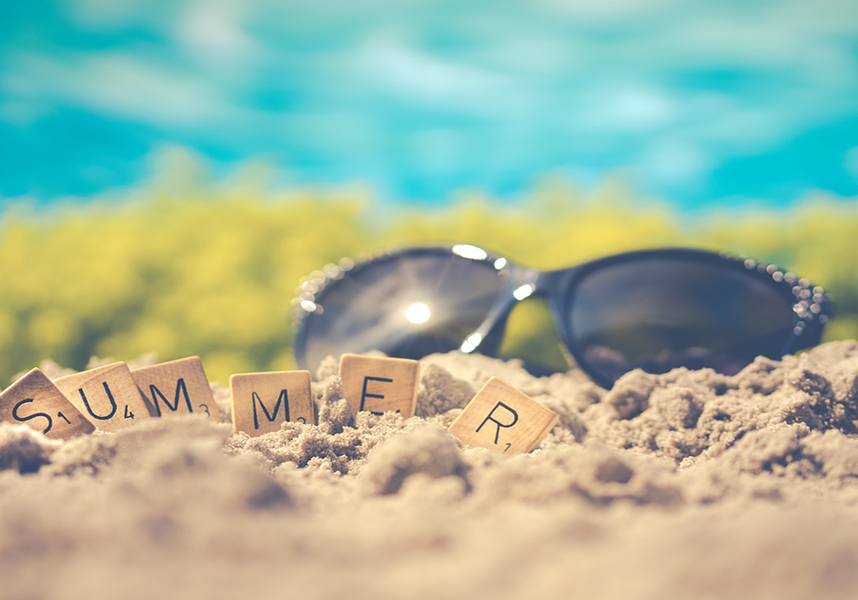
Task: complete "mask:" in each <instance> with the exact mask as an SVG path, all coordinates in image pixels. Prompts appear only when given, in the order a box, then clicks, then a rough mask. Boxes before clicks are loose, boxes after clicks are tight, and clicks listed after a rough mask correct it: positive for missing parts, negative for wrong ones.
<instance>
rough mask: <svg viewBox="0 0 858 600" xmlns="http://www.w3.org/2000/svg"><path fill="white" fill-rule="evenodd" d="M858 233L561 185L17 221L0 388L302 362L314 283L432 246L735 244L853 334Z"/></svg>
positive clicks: (111, 206) (778, 215) (840, 207)
mask: <svg viewBox="0 0 858 600" xmlns="http://www.w3.org/2000/svg"><path fill="white" fill-rule="evenodd" d="M856 235H858V206H856V205H855V203H854V202H853V203H846V202H844V201H842V200H841V201H839V202H835V201H833V200H831V199H826V198H823V197H815V198H809V199H808V200H807V201H805V202H804V203H803V204H801V205H800V206H799V207H797V208H794V209H791V210H789V211H785V210H782V211H774V210H769V211H760V212H753V213H748V212H747V211H746V212H741V213H735V214H734V213H731V212H723V213H721V214H708V215H706V216H705V218H704V217H703V216H700V215H698V216H696V217H685V218H680V217H679V216H678V215H676V214H675V213H672V212H671V211H670V210H669V209H668V208H667V207H665V206H662V205H657V204H654V203H652V202H641V201H639V200H635V199H634V198H633V197H632V196H631V194H629V193H628V192H627V191H626V190H625V189H624V188H623V187H622V186H617V185H612V184H609V185H606V186H604V187H603V188H601V189H599V190H597V191H596V192H594V193H591V194H589V195H583V194H581V193H579V192H578V191H577V190H576V189H575V188H574V187H572V186H571V185H570V184H568V183H566V182H562V181H547V182H544V183H543V184H541V185H540V186H538V187H537V188H536V189H534V191H533V192H532V193H531V194H530V196H529V197H528V198H526V199H524V200H522V201H519V202H517V203H516V204H514V205H512V204H505V203H503V202H502V201H498V200H495V199H490V198H486V197H481V196H479V195H476V194H473V195H467V194H466V195H463V196H461V197H460V198H458V199H457V201H455V202H454V203H451V204H450V205H449V206H448V207H446V208H443V209H437V208H435V209H432V208H423V209H418V208H401V207H400V208H396V207H384V206H379V205H378V204H374V203H372V202H371V201H370V200H369V198H368V195H367V194H366V193H364V192H362V191H361V190H359V189H351V190H349V189H346V190H343V191H340V192H334V193H331V192H321V191H318V190H315V191H314V190H309V191H303V190H297V191H292V192H290V193H288V194H285V195H281V196H277V197H272V196H270V195H265V194H263V193H262V192H260V191H259V190H256V189H253V188H248V187H246V186H245V187H241V186H232V187H230V186H226V185H223V186H215V187H214V188H211V187H205V186H202V187H197V188H194V187H193V186H191V188H187V186H186V187H185V189H183V190H182V191H180V192H177V191H175V190H174V191H172V192H170V193H167V192H165V191H164V190H163V189H156V188H153V189H151V190H149V191H147V192H144V193H142V197H137V198H133V199H128V200H125V201H123V202H119V203H117V202H115V201H114V202H109V203H108V202H104V203H101V204H99V203H87V204H85V205H83V206H80V205H68V206H65V207H63V208H54V209H52V210H51V211H50V212H45V211H28V210H24V209H19V210H9V211H7V212H6V213H5V215H4V217H3V221H2V225H0V273H2V275H3V293H2V295H0V357H2V359H0V378H2V380H3V381H8V380H10V378H11V377H12V376H13V375H14V374H16V373H19V372H22V371H24V370H27V369H30V368H32V367H33V366H35V365H37V364H38V363H39V361H40V360H41V359H43V358H45V357H52V358H53V359H54V360H56V361H57V362H59V363H60V364H63V365H66V366H71V367H74V368H77V369H81V368H84V367H85V366H86V363H87V362H88V360H89V358H90V356H92V355H98V356H102V357H106V356H110V357H114V358H116V359H121V360H130V359H133V358H136V357H138V356H140V355H142V354H145V353H150V352H154V353H157V354H158V356H159V357H160V358H161V359H163V360H169V359H174V358H180V357H183V356H189V355H194V354H196V355H200V356H201V357H202V358H203V361H204V363H205V365H206V369H207V371H208V374H209V377H210V378H211V379H212V380H219V381H226V380H227V379H228V377H229V375H230V374H231V373H238V372H249V371H257V370H277V369H288V368H292V367H294V362H293V359H292V356H291V351H290V346H289V343H290V336H291V334H290V318H289V310H290V309H289V304H290V300H291V298H292V295H293V292H294V289H295V287H296V286H297V285H298V283H299V280H300V278H301V277H302V276H304V275H307V274H308V273H310V272H311V271H313V270H315V269H318V268H320V267H322V266H323V265H325V264H327V263H331V262H336V261H337V260H339V259H340V258H342V257H344V256H352V257H354V256H357V255H358V254H360V253H362V252H367V251H373V250H377V249H379V248H382V247H385V246H388V245H392V244H401V245H405V244H412V243H419V242H467V243H472V244H477V245H482V246H484V247H486V248H487V249H490V250H493V251H496V252H498V253H501V254H504V255H505V256H507V257H508V258H510V259H511V260H515V261H518V262H521V263H525V264H529V265H532V266H534V267H537V268H542V269H550V268H559V267H563V266H568V265H571V264H574V263H577V262H580V261H584V260H586V259H589V258H595V257H599V256H603V255H606V254H610V253H614V252H618V251H622V250H629V249H636V248H644V247H658V246H677V245H681V246H695V247H703V248H710V249H725V250H730V251H733V252H737V253H742V254H747V255H748V256H752V257H754V258H756V259H758V260H767V261H771V262H775V263H777V264H779V265H782V266H784V267H787V268H790V269H792V270H794V271H795V272H796V273H798V274H800V275H801V276H803V277H808V278H810V279H811V280H812V281H814V282H815V283H819V284H822V285H824V286H826V288H827V289H829V290H830V291H831V292H832V294H833V295H834V296H835V299H836V300H837V306H838V316H837V318H836V319H835V320H834V321H833V322H832V323H831V325H830V326H829V329H828V333H827V335H826V339H829V340H830V339H842V338H855V337H856V336H858V252H856V250H855V248H856V243H855V241H856V240H855V238H856ZM535 333H536V335H534V334H535ZM540 333H541V334H542V335H540ZM552 335H553V334H552V333H551V327H550V324H549V322H548V320H547V318H546V316H545V314H544V311H540V310H539V309H538V308H536V309H534V308H532V307H531V308H522V309H521V310H517V311H516V313H515V314H514V315H513V318H512V319H511V323H510V328H509V331H508V336H507V341H506V343H505V345H504V350H505V352H506V353H507V354H516V353H519V352H522V351H530V352H536V353H540V352H541V353H545V352H554V353H555V354H557V355H559V354H558V352H557V349H556V347H553V343H554V340H553V338H552ZM534 340H535V341H534ZM540 340H542V341H543V342H544V341H545V340H551V343H549V344H547V346H546V345H545V344H544V343H543V344H542V346H540ZM546 348H548V350H546ZM556 360H557V359H556V356H555V357H554V358H549V360H548V362H552V361H554V362H556Z"/></svg>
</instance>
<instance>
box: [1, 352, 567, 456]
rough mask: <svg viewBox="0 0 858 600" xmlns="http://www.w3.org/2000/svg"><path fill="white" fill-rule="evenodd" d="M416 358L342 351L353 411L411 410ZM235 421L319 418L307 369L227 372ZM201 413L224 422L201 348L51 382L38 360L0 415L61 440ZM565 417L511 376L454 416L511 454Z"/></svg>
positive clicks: (256, 427)
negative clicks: (139, 365) (519, 386)
mask: <svg viewBox="0 0 858 600" xmlns="http://www.w3.org/2000/svg"><path fill="white" fill-rule="evenodd" d="M419 366H420V365H419V363H418V362H417V361H416V360H408V359H401V358H378V357H369V356H359V355H355V354H344V355H343V356H342V358H341V359H340V368H339V377H340V378H341V380H342V390H343V397H344V398H345V400H346V401H347V402H348V404H349V406H350V407H351V409H352V412H353V413H357V412H358V411H363V410H365V411H370V412H372V413H374V414H378V415H380V414H383V413H385V412H388V411H394V412H397V413H399V414H400V415H401V416H402V417H403V418H406V419H407V418H410V417H412V416H414V409H415V405H416V402H417V384H418V381H419ZM229 387H230V393H231V407H232V426H233V431H235V432H244V433H246V434H248V435H251V436H257V435H263V434H265V433H271V432H273V431H277V430H279V429H280V425H281V424H282V423H284V422H286V421H292V422H299V423H304V424H307V425H315V424H316V406H315V402H314V397H313V392H312V387H311V379H310V372H309V371H280V372H268V373H242V374H237V375H233V376H232V377H230V381H229ZM187 414H199V415H202V416H204V417H206V418H208V419H210V420H211V421H214V422H217V423H219V422H221V416H220V411H219V410H218V409H217V406H216V404H215V400H214V395H213V394H212V389H211V386H210V385H209V381H208V378H207V377H206V372H205V369H204V368H203V363H202V361H201V360H200V358H199V357H196V356H194V357H190V358H184V359H181V360H174V361H171V362H165V363H161V364H157V365H153V366H149V367H142V368H139V369H134V370H131V369H130V368H129V367H128V365H127V364H126V363H124V362H116V363H112V364H109V365H105V366H102V367H98V368H95V369H91V370H88V371H83V372H81V373H76V374H74V375H68V376H65V377H59V378H57V379H55V380H53V381H51V380H50V379H48V377H47V376H46V375H45V374H44V373H43V372H42V371H40V370H39V369H33V370H32V371H30V372H29V373H27V374H26V375H24V376H23V377H21V378H20V379H18V380H17V381H16V382H15V383H13V384H12V385H11V386H9V387H8V388H7V389H6V390H4V391H3V392H2V393H0V422H4V421H5V422H9V423H12V424H19V425H26V426H28V427H30V428H32V429H35V430H37V431H40V432H42V433H43V434H44V435H45V436H47V437H49V438H55V439H68V438H71V437H74V436H77V435H82V434H88V433H92V432H93V431H95V430H96V429H98V430H100V431H107V432H113V431H119V430H121V429H124V428H126V427H130V426H132V425H133V424H134V423H135V422H137V421H139V420H141V419H151V418H162V417H171V416H173V415H187ZM557 419H558V416H557V414H556V413H554V412H553V411H551V410H549V409H548V408H546V407H545V406H543V405H541V404H540V403H539V402H537V401H535V400H534V399H532V398H531V397H529V396H527V395H526V394H524V393H522V392H520V391H519V390H517V389H515V388H514V387H512V386H510V385H509V384H507V383H505V382H503V381H501V380H500V379H497V378H495V377H493V378H491V379H489V380H488V382H486V384H485V385H484V386H483V387H482V388H481V389H480V390H479V391H478V392H477V394H476V395H475V396H474V397H473V398H472V399H471V401H470V402H469V403H468V404H467V406H466V407H465V408H464V410H463V411H462V412H461V414H460V415H459V416H458V417H457V418H456V420H455V421H453V423H452V424H451V425H450V428H449V431H450V433H452V434H453V435H455V436H457V437H458V438H459V439H460V440H462V442H463V443H464V444H466V445H469V446H481V447H484V448H489V449H492V450H497V451H499V452H505V453H507V452H508V453H521V452H530V451H531V450H533V449H534V448H535V447H536V446H537V445H539V443H540V442H541V441H542V440H543V438H544V437H545V436H546V435H547V434H548V432H549V431H550V430H551V428H552V427H554V424H555V423H556V422H557Z"/></svg>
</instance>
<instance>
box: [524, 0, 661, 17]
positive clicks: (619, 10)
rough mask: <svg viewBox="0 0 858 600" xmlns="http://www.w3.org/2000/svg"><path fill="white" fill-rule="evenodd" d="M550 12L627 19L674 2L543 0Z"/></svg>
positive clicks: (569, 15) (649, 0) (654, 10)
mask: <svg viewBox="0 0 858 600" xmlns="http://www.w3.org/2000/svg"><path fill="white" fill-rule="evenodd" d="M540 4H541V5H542V6H543V7H544V8H546V9H548V10H549V11H550V12H553V13H556V14H560V15H563V16H567V17H570V18H573V19H575V20H576V21H583V22H594V21H598V22H601V21H611V22H616V21H629V20H633V19H639V18H640V17H641V16H643V15H647V14H652V13H659V12H662V11H664V10H666V9H668V8H670V7H671V6H673V5H675V4H676V3H675V2H674V1H673V0H543V1H542V2H541V3H540Z"/></svg>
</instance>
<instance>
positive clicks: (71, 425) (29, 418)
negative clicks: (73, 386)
mask: <svg viewBox="0 0 858 600" xmlns="http://www.w3.org/2000/svg"><path fill="white" fill-rule="evenodd" d="M0 421H7V422H9V423H13V424H15V425H27V426H28V427H31V428H32V429H35V430H36V431H41V432H42V433H44V434H45V435H46V436H47V437H49V438H52V439H68V438H71V437H74V436H76V435H81V434H84V433H92V432H93V431H95V426H94V425H93V424H92V423H90V422H89V421H87V420H86V419H85V418H84V416H83V415H82V414H81V413H80V411H79V410H78V409H76V408H75V407H74V405H73V404H72V403H71V402H69V400H68V398H66V397H65V396H64V395H63V393H62V392H61V391H60V390H59V389H58V388H57V386H55V385H54V384H53V383H51V380H50V379H48V377H47V375H45V374H44V373H42V372H41V371H40V370H39V369H33V370H32V371H30V372H29V373H27V374H26V375H24V376H23V377H21V378H20V379H19V380H18V381H16V382H15V383H13V384H12V385H11V386H9V387H8V388H7V389H6V390H5V391H4V392H3V393H2V394H0Z"/></svg>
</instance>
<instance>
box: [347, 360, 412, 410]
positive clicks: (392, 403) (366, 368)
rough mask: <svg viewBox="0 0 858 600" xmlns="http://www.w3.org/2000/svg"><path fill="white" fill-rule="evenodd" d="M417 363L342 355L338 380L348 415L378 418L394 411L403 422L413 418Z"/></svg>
mask: <svg viewBox="0 0 858 600" xmlns="http://www.w3.org/2000/svg"><path fill="white" fill-rule="evenodd" d="M419 369H420V363H418V362H417V361H416V360H410V359H407V358H379V357H375V356H358V355H357V354H343V356H342V357H341V358H340V378H341V379H342V380H343V396H344V397H345V399H346V401H347V402H348V403H349V406H350V407H351V409H352V412H353V413H355V414H357V412H358V411H361V410H368V411H370V412H371V413H373V414H376V415H380V414H382V413H385V412H387V411H390V410H392V411H396V412H398V413H400V414H401V415H402V418H403V419H408V418H411V417H413V416H414V406H415V404H416V403H417V381H418V379H417V376H418V371H419Z"/></svg>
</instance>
